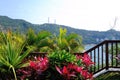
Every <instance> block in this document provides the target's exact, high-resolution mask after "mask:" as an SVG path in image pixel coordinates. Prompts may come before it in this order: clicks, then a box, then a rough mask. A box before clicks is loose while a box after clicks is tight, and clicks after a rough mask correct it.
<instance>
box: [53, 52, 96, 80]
mask: <svg viewBox="0 0 120 80" xmlns="http://www.w3.org/2000/svg"><path fill="white" fill-rule="evenodd" d="M76 57H77V58H76V59H77V60H76V62H77V63H78V62H80V63H81V64H77V63H76V62H74V63H68V65H64V66H63V67H58V66H55V67H56V70H57V71H58V72H59V73H60V74H61V75H62V76H63V77H64V78H65V80H71V79H72V80H87V79H90V80H92V79H93V78H92V74H91V73H90V72H89V71H88V67H89V66H91V65H92V64H94V63H93V62H92V61H91V59H90V57H89V55H88V54H86V53H85V54H84V56H83V57H82V56H76Z"/></svg>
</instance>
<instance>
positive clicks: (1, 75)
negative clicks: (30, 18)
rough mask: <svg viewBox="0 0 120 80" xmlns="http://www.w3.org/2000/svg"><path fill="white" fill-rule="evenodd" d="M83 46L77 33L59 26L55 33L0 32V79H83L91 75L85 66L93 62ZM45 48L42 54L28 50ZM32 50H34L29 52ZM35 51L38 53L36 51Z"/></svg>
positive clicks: (89, 77) (30, 30)
mask: <svg viewBox="0 0 120 80" xmlns="http://www.w3.org/2000/svg"><path fill="white" fill-rule="evenodd" d="M82 50H83V45H82V38H81V36H79V35H77V34H75V33H71V34H67V29H63V28H60V29H59V34H58V35H55V34H54V35H53V34H52V33H50V32H48V31H40V32H38V33H35V32H34V30H33V29H31V28H30V29H29V30H28V31H27V33H26V34H20V33H19V32H17V33H16V32H12V31H10V30H8V31H7V32H0V79H1V80H46V79H49V80H61V79H62V80H86V79H92V78H93V77H92V73H91V72H89V70H88V69H89V67H90V66H91V65H92V64H94V63H93V62H92V61H91V59H90V57H89V55H88V54H86V53H85V54H84V55H83V56H81V55H80V54H77V55H75V54H74V53H75V52H78V53H79V52H81V51H82ZM41 51H42V52H47V54H45V53H44V54H43V56H36V55H32V56H31V55H29V54H30V53H31V52H41ZM33 54H34V53H33ZM37 54H38V53H37Z"/></svg>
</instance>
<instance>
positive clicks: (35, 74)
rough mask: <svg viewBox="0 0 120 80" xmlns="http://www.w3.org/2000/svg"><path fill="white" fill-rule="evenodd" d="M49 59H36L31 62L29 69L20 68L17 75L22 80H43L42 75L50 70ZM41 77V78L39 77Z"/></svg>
mask: <svg viewBox="0 0 120 80" xmlns="http://www.w3.org/2000/svg"><path fill="white" fill-rule="evenodd" d="M48 65H49V64H48V58H47V57H44V58H42V57H38V58H36V57H35V58H34V60H33V61H30V62H29V66H28V67H24V68H20V69H18V70H17V75H18V77H19V78H20V80H25V79H29V78H30V79H34V80H38V79H40V80H41V77H42V74H43V72H44V71H46V70H47V68H48ZM39 76H41V77H39Z"/></svg>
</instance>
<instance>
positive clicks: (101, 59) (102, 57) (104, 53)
mask: <svg viewBox="0 0 120 80" xmlns="http://www.w3.org/2000/svg"><path fill="white" fill-rule="evenodd" d="M84 53H88V54H89V55H90V57H91V59H92V61H93V62H94V63H95V64H94V65H93V66H91V68H90V71H92V72H93V73H94V74H95V73H97V72H99V71H101V70H103V69H106V70H108V69H109V68H119V67H120V66H119V65H118V60H117V59H116V57H117V56H118V54H119V53H120V40H105V41H103V42H101V43H100V44H98V45H96V46H94V47H93V48H91V49H89V50H87V51H85V52H84Z"/></svg>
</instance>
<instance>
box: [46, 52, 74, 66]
mask: <svg viewBox="0 0 120 80" xmlns="http://www.w3.org/2000/svg"><path fill="white" fill-rule="evenodd" d="M48 58H49V61H50V65H51V67H55V65H58V66H61V67H62V66H63V65H67V64H68V63H73V62H74V61H75V60H76V57H75V55H74V54H71V53H69V52H67V51H65V50H62V51H60V50H56V51H54V52H52V53H49V54H48Z"/></svg>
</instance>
